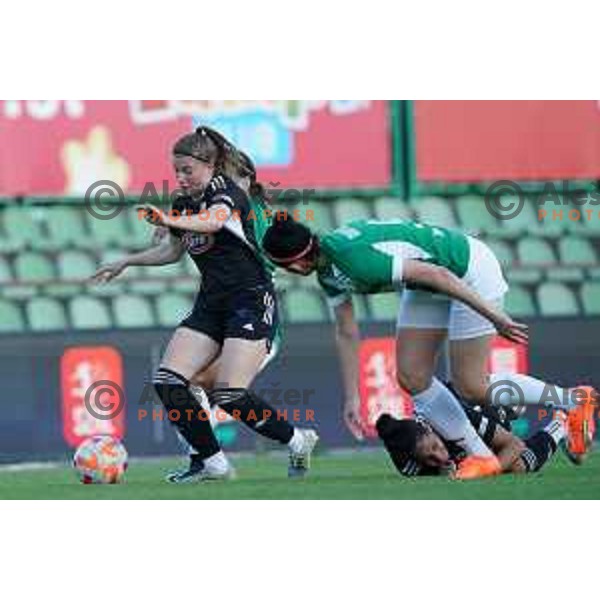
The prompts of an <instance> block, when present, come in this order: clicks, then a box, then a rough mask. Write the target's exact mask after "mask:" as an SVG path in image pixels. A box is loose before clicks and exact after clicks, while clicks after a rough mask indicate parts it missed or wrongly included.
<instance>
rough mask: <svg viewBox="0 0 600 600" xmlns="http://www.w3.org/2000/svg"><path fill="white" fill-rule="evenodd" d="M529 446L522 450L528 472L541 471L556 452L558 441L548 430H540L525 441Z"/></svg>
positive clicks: (522, 458) (522, 457)
mask: <svg viewBox="0 0 600 600" xmlns="http://www.w3.org/2000/svg"><path fill="white" fill-rule="evenodd" d="M525 445H526V446H527V448H525V450H523V452H521V460H522V461H523V464H524V465H525V470H526V471H528V472H534V471H539V470H540V469H541V468H542V467H543V466H544V465H545V464H546V463H547V462H548V461H549V460H550V459H551V458H552V456H554V453H555V452H556V448H557V445H556V442H555V441H554V439H553V437H552V436H551V435H550V434H549V433H548V432H547V431H545V430H544V431H538V433H536V434H535V435H534V436H532V437H530V438H529V439H528V440H526V441H525Z"/></svg>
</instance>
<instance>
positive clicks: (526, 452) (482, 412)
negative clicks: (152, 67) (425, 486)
mask: <svg viewBox="0 0 600 600" xmlns="http://www.w3.org/2000/svg"><path fill="white" fill-rule="evenodd" d="M462 406H463V409H464V411H465V413H466V415H467V418H468V419H469V421H470V422H471V424H472V425H473V427H474V428H475V430H476V431H477V433H478V434H479V436H480V437H481V439H482V440H483V442H484V443H485V444H486V446H488V448H490V450H492V452H494V454H495V455H496V458H497V459H498V462H499V464H500V471H501V472H504V473H531V472H537V471H539V470H540V469H541V468H542V467H543V466H544V465H545V464H546V463H547V462H548V461H549V460H550V459H551V458H552V456H553V455H554V453H555V452H556V450H557V448H558V447H559V446H561V447H562V448H563V450H564V451H565V453H566V454H567V456H568V457H569V458H570V459H571V460H572V461H573V462H574V463H575V464H579V463H578V462H577V460H576V457H574V456H572V455H571V454H570V453H569V452H568V444H565V443H564V442H565V438H566V437H567V435H568V429H567V428H566V427H565V422H566V418H567V417H566V414H565V413H564V412H563V411H556V413H555V414H554V416H553V418H552V420H551V421H550V423H549V424H548V425H546V427H544V428H543V429H541V430H540V431H538V432H537V433H536V434H534V435H533V436H531V437H530V438H528V439H527V440H525V441H523V440H521V439H519V438H518V437H516V436H515V435H514V434H513V433H512V432H511V427H510V421H509V420H508V419H507V415H506V413H505V412H504V410H503V409H495V408H487V407H486V408H479V407H477V408H474V407H473V406H472V405H466V404H464V403H462ZM376 427H377V432H378V434H379V437H380V439H381V440H382V441H383V444H384V446H385V448H386V450H387V452H388V454H389V455H390V458H391V459H392V462H393V463H394V466H395V467H396V469H397V470H398V472H399V473H401V474H402V475H405V476H407V477H415V476H428V475H429V476H431V475H447V476H451V477H454V476H457V477H458V478H461V479H471V478H476V477H479V476H484V475H485V474H482V473H481V472H480V471H479V470H478V469H472V468H471V466H470V464H469V460H470V458H469V457H467V456H466V454H465V452H464V450H463V449H462V448H461V447H460V446H459V445H458V444H457V443H455V442H452V441H449V440H444V439H442V437H441V436H440V435H438V434H437V433H436V431H435V430H434V429H433V428H432V427H431V425H430V424H429V423H427V421H425V420H422V419H402V420H399V419H394V418H393V417H392V416H390V415H388V414H384V415H381V416H380V417H379V419H378V420H377V425H376Z"/></svg>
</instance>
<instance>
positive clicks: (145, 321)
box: [113, 294, 154, 329]
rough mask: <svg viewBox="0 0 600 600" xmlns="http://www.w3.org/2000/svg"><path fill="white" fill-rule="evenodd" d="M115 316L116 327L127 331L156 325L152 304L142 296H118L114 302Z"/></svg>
mask: <svg viewBox="0 0 600 600" xmlns="http://www.w3.org/2000/svg"><path fill="white" fill-rule="evenodd" d="M113 315H114V320H115V325H116V326H117V327H122V328H125V329H129V328H134V327H152V326H153V325H154V315H153V314H152V307H151V305H150V302H149V301H148V300H147V299H146V298H143V297H142V296H133V295H128V294H125V295H122V296H116V297H115V299H114V300H113Z"/></svg>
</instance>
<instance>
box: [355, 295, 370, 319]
mask: <svg viewBox="0 0 600 600" xmlns="http://www.w3.org/2000/svg"><path fill="white" fill-rule="evenodd" d="M352 303H353V305H354V318H355V319H356V320H357V321H358V322H359V323H364V322H367V321H370V320H371V314H370V313H369V304H368V296H358V295H356V296H354V298H353V299H352Z"/></svg>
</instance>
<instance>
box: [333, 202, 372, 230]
mask: <svg viewBox="0 0 600 600" xmlns="http://www.w3.org/2000/svg"><path fill="white" fill-rule="evenodd" d="M331 202H332V203H333V215H334V218H335V226H336V227H341V226H342V225H345V224H346V223H348V221H354V220H358V219H372V218H373V217H374V215H373V213H372V212H371V207H370V205H369V203H368V202H367V201H366V200H360V199H357V198H344V199H341V200H332V201H331Z"/></svg>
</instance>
